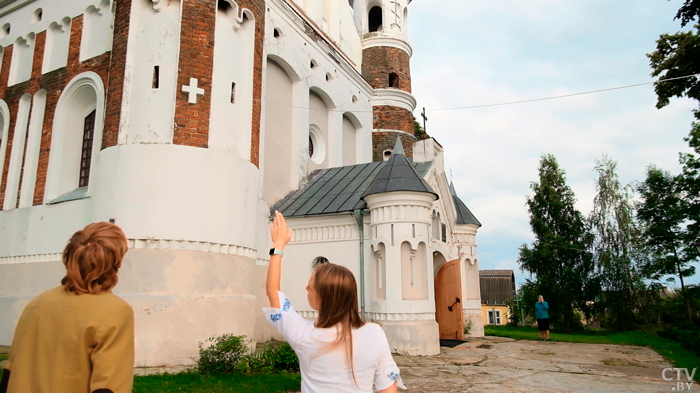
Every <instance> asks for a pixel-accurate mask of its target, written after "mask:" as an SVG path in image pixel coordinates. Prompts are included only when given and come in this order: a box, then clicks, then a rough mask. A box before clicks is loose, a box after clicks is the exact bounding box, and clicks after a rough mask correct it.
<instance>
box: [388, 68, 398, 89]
mask: <svg viewBox="0 0 700 393" xmlns="http://www.w3.org/2000/svg"><path fill="white" fill-rule="evenodd" d="M389 87H394V88H397V89H398V88H399V75H398V74H396V73H394V72H392V73H390V74H389Z"/></svg>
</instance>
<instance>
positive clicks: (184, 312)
mask: <svg viewBox="0 0 700 393" xmlns="http://www.w3.org/2000/svg"><path fill="white" fill-rule="evenodd" d="M127 236H129V233H128V232H127ZM254 268H255V262H254V260H253V259H251V258H245V257H239V256H233V255H224V254H221V253H216V252H201V251H175V250H163V249H131V250H129V251H128V252H127V254H126V256H125V258H124V262H123V264H122V268H121V269H120V271H119V282H118V283H117V286H116V287H115V290H114V292H115V293H116V294H117V295H119V296H121V297H123V298H124V299H125V300H126V301H127V302H129V304H131V306H132V307H133V309H134V314H135V325H136V329H135V333H136V366H137V367H139V366H141V367H143V366H162V365H182V364H185V365H186V364H193V363H194V362H195V360H196V359H197V356H198V348H197V343H198V342H204V341H205V340H206V339H208V338H209V337H213V336H218V335H221V334H225V333H232V334H237V335H239V334H242V335H246V336H248V337H254V336H255V331H254V329H255V325H254V324H251V323H250V322H249V321H250V320H251V319H252V318H254V315H255V312H256V309H257V306H256V298H255V296H254V295H253V290H254V285H253V282H252V281H251V280H250V279H249V278H250V277H251V276H253V275H254V271H253V270H254ZM0 274H2V275H3V277H5V278H7V279H6V280H3V281H2V282H1V283H0V293H2V294H3V296H2V297H0V307H1V308H2V310H9V312H8V313H6V314H5V317H6V318H3V319H2V321H0V343H2V344H4V345H7V344H9V343H11V341H12V336H13V332H14V325H15V324H16V321H17V319H18V317H19V314H20V313H21V311H22V310H23V308H24V306H25V305H26V303H27V302H28V301H29V300H30V299H31V298H32V297H34V296H36V295H37V294H39V293H41V292H42V291H45V290H47V289H50V288H53V287H56V286H58V285H60V281H61V278H62V277H63V276H64V275H65V270H64V268H63V265H62V263H61V262H60V255H57V256H56V259H55V260H53V261H48V262H39V263H17V264H12V265H8V264H0Z"/></svg>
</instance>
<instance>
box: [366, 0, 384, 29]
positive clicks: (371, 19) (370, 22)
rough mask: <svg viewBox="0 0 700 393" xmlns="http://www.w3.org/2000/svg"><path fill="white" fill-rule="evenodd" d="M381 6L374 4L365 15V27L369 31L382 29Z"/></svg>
mask: <svg viewBox="0 0 700 393" xmlns="http://www.w3.org/2000/svg"><path fill="white" fill-rule="evenodd" d="M382 18H383V17H382V7H379V6H374V7H372V9H370V10H369V15H368V17H367V27H368V28H369V32H370V33H374V32H375V31H382Z"/></svg>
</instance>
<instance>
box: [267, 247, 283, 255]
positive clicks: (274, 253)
mask: <svg viewBox="0 0 700 393" xmlns="http://www.w3.org/2000/svg"><path fill="white" fill-rule="evenodd" d="M270 255H279V256H282V255H284V252H283V251H282V250H278V249H276V248H271V249H270Z"/></svg>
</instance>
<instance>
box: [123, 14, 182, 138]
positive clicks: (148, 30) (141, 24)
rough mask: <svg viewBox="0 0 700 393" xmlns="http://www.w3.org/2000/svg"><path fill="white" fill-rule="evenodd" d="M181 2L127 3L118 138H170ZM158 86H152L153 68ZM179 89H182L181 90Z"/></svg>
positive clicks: (175, 83)
mask: <svg viewBox="0 0 700 393" xmlns="http://www.w3.org/2000/svg"><path fill="white" fill-rule="evenodd" d="M180 14H181V11H180V1H178V0H173V1H168V2H161V5H160V8H159V11H156V10H154V9H153V4H152V3H151V2H150V1H134V2H132V3H131V23H130V25H129V49H130V50H129V51H128V52H127V55H126V65H125V70H124V75H125V77H124V85H125V88H124V95H123V97H122V112H121V118H120V125H121V127H120V132H119V143H120V144H128V143H172V139H173V125H174V116H175V98H176V94H178V93H180V89H181V87H182V86H177V73H178V57H179V53H180V17H181V16H180ZM155 66H158V67H159V83H158V88H157V89H155V88H153V73H154V67H155ZM180 94H181V93H180Z"/></svg>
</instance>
